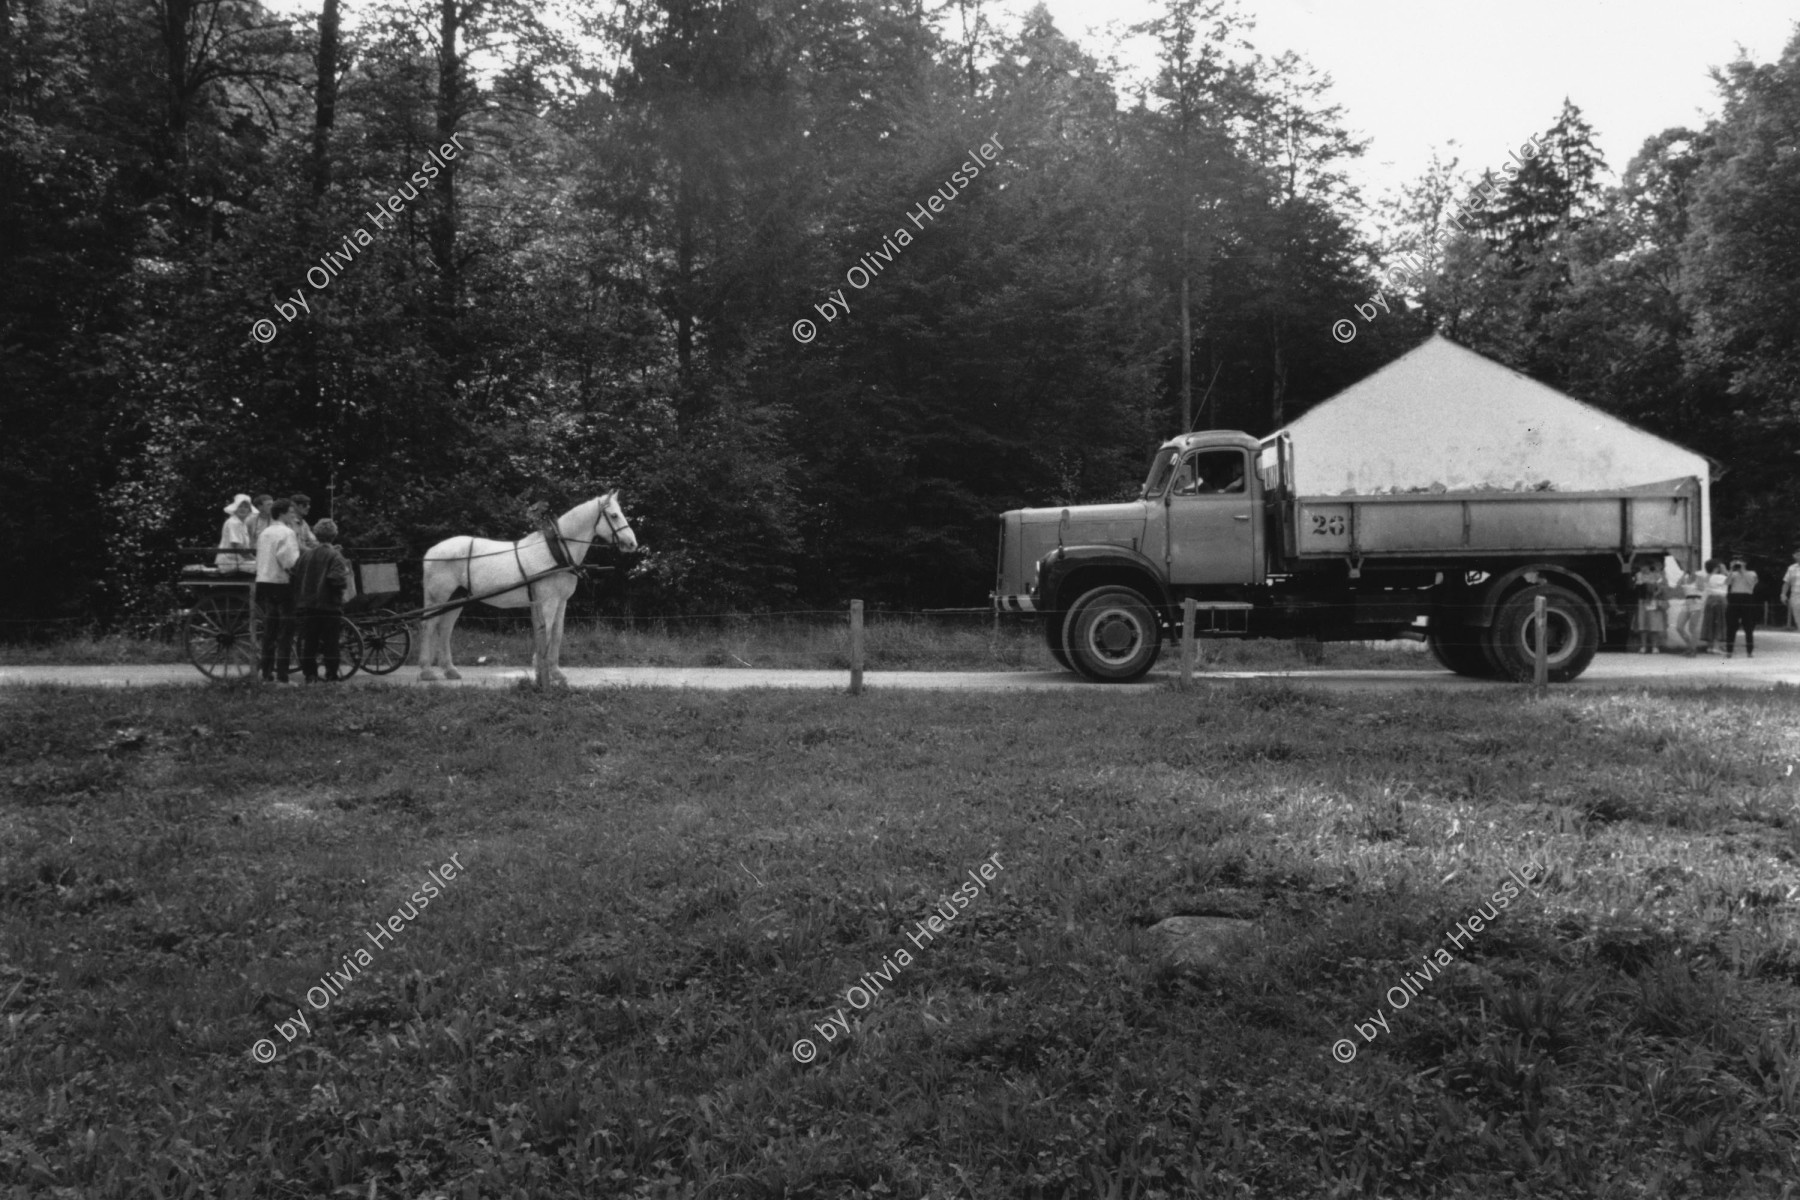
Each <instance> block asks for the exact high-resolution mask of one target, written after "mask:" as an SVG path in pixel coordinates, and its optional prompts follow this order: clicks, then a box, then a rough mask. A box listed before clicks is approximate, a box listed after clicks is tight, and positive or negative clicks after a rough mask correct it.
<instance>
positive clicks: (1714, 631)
mask: <svg viewBox="0 0 1800 1200" xmlns="http://www.w3.org/2000/svg"><path fill="white" fill-rule="evenodd" d="M1757 582H1758V580H1757V574H1756V572H1755V571H1753V570H1751V568H1750V565H1749V564H1748V563H1747V562H1745V561H1744V560H1743V559H1742V558H1732V559H1730V560H1729V562H1727V561H1725V560H1722V559H1709V560H1707V562H1706V565H1705V567H1704V568H1703V569H1702V570H1700V571H1684V572H1682V574H1681V578H1680V579H1679V580H1677V581H1676V582H1675V583H1674V584H1670V583H1669V582H1668V579H1667V576H1665V575H1664V574H1663V568H1662V564H1661V563H1646V564H1645V565H1643V566H1642V567H1639V568H1638V572H1637V577H1636V583H1637V614H1636V616H1635V617H1634V618H1633V619H1632V622H1631V631H1632V633H1633V634H1634V635H1635V636H1636V640H1637V648H1638V653H1640V654H1661V653H1662V649H1663V647H1662V643H1663V639H1664V637H1665V636H1666V635H1667V634H1669V633H1671V632H1672V633H1674V634H1676V635H1677V636H1678V637H1680V638H1681V640H1682V642H1683V643H1684V644H1685V646H1686V650H1685V651H1684V653H1686V654H1688V655H1689V656H1692V655H1695V654H1712V653H1714V652H1715V649H1716V647H1717V646H1718V645H1719V643H1720V642H1723V643H1724V644H1725V657H1726V658H1731V657H1734V655H1735V652H1736V650H1737V635H1738V630H1740V629H1741V630H1743V631H1744V657H1745V658H1754V657H1755V656H1756V623H1757V616H1758V608H1757V602H1756V585H1757ZM1675 600H1680V601H1682V604H1681V609H1680V614H1679V616H1678V617H1677V619H1676V621H1675V622H1674V624H1673V625H1671V624H1670V621H1669V616H1668V614H1669V611H1670V608H1671V607H1672V605H1671V601H1675ZM1781 601H1782V603H1783V604H1784V605H1787V606H1789V608H1790V610H1791V612H1792V613H1793V616H1794V619H1795V621H1796V623H1800V550H1796V551H1794V565H1793V566H1791V567H1789V568H1788V572H1787V576H1786V578H1785V579H1783V581H1782V585H1781ZM1696 602H1697V603H1696Z"/></svg>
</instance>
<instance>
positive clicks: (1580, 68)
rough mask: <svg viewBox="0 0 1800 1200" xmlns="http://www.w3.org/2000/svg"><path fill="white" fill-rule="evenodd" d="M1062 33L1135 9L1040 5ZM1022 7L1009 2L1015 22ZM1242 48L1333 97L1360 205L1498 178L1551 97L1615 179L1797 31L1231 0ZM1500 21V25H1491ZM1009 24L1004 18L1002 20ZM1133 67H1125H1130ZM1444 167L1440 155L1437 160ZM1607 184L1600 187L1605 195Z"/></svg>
mask: <svg viewBox="0 0 1800 1200" xmlns="http://www.w3.org/2000/svg"><path fill="white" fill-rule="evenodd" d="M1045 2H1046V4H1047V7H1048V8H1049V9H1050V11H1051V12H1052V13H1053V14H1054V15H1055V17H1056V23H1057V26H1058V27H1059V28H1061V29H1062V31H1063V32H1064V33H1065V34H1068V35H1070V36H1072V37H1074V38H1075V39H1076V40H1077V41H1079V42H1080V43H1081V44H1082V45H1083V46H1084V47H1086V48H1087V49H1088V50H1089V51H1090V52H1094V53H1097V54H1100V55H1101V56H1104V53H1105V44H1104V43H1103V42H1102V41H1101V40H1100V39H1098V38H1090V37H1087V36H1085V33H1086V31H1087V30H1088V29H1090V28H1096V27H1102V26H1104V25H1105V24H1106V23H1107V22H1109V21H1117V22H1119V24H1120V25H1121V27H1122V26H1125V25H1129V24H1131V23H1133V22H1135V21H1140V20H1144V19H1146V18H1147V17H1149V16H1151V15H1152V14H1153V13H1154V12H1155V11H1156V8H1157V6H1156V5H1155V4H1153V3H1150V2H1149V0H1045ZM1030 7H1031V0H1009V2H1008V3H1007V4H1006V11H1009V12H1012V13H1015V14H1018V13H1023V12H1026V11H1028V10H1029V9H1030ZM1240 7H1241V8H1242V10H1243V11H1244V12H1246V13H1248V14H1250V15H1251V16H1253V17H1254V18H1255V19H1256V28H1255V30H1254V31H1253V32H1252V33H1251V35H1250V40H1251V42H1252V43H1253V44H1254V45H1255V46H1256V47H1257V49H1258V50H1260V51H1262V52H1263V53H1264V54H1265V55H1267V56H1269V57H1274V56H1275V55H1277V54H1279V53H1280V52H1282V51H1283V50H1293V51H1295V52H1297V53H1298V54H1300V55H1301V56H1302V57H1304V58H1306V59H1308V60H1309V61H1310V62H1312V64H1313V65H1314V66H1316V67H1318V68H1320V69H1321V70H1322V71H1325V72H1328V73H1329V74H1330V75H1331V77H1332V79H1333V81H1334V82H1335V84H1336V87H1335V88H1334V89H1333V95H1334V96H1335V97H1336V99H1337V101H1338V103H1340V104H1342V105H1343V107H1344V110H1345V119H1346V122H1347V123H1348V125H1349V127H1350V129H1351V130H1352V131H1353V132H1355V133H1357V134H1359V135H1360V136H1363V137H1366V138H1369V139H1371V144H1370V146H1369V148H1368V150H1367V151H1366V152H1365V154H1364V156H1363V158H1362V160H1361V161H1360V162H1359V163H1357V164H1356V165H1354V166H1353V167H1352V169H1351V176H1352V178H1353V179H1354V180H1355V181H1356V182H1357V183H1359V184H1360V185H1361V186H1362V189H1363V198H1364V199H1365V201H1367V202H1368V203H1369V204H1370V205H1371V206H1378V205H1379V204H1380V202H1381V201H1382V200H1383V199H1384V198H1387V197H1388V196H1390V195H1391V194H1392V193H1393V192H1394V190H1396V189H1397V187H1398V186H1399V185H1400V184H1402V183H1407V182H1411V181H1412V180H1415V179H1417V178H1418V177H1419V176H1420V175H1422V174H1423V173H1424V170H1425V167H1426V164H1427V163H1428V162H1429V161H1430V158H1431V151H1432V149H1433V148H1434V147H1437V148H1443V147H1445V146H1446V144H1447V143H1449V142H1451V141H1453V140H1454V141H1455V142H1456V143H1457V146H1456V148H1455V150H1453V151H1451V153H1455V154H1457V155H1458V156H1459V157H1460V158H1461V159H1462V164H1461V167H1462V169H1464V170H1470V171H1471V172H1472V171H1473V170H1479V168H1480V167H1482V166H1491V167H1496V168H1497V167H1498V166H1499V165H1500V164H1501V163H1502V162H1504V161H1505V158H1506V152H1507V149H1508V148H1509V147H1513V146H1517V145H1519V144H1521V143H1523V142H1524V141H1525V139H1526V138H1528V137H1530V136H1531V135H1532V134H1534V133H1538V132H1541V131H1542V130H1543V129H1545V128H1547V127H1548V126H1549V125H1550V123H1551V122H1552V121H1554V120H1555V119H1556V114H1557V112H1558V111H1559V110H1560V109H1561V107H1562V101H1563V97H1565V96H1567V97H1568V98H1569V99H1571V100H1573V101H1574V102H1575V103H1576V104H1577V105H1578V106H1579V107H1580V108H1581V110H1582V112H1583V114H1584V115H1585V116H1586V117H1587V120H1588V123H1589V124H1590V125H1592V126H1593V127H1594V131H1595V135H1596V141H1597V142H1598V145H1599V147H1600V149H1601V151H1602V153H1603V154H1604V155H1605V156H1606V164H1607V166H1608V167H1609V168H1611V170H1612V172H1613V174H1614V177H1616V175H1617V173H1618V172H1620V171H1622V170H1623V169H1624V168H1625V165H1626V164H1627V163H1628V162H1630V160H1631V157H1632V156H1633V155H1634V154H1636V153H1637V150H1638V148H1639V147H1640V146H1641V145H1643V142H1644V139H1645V138H1647V137H1649V136H1650V135H1651V134H1653V133H1657V132H1659V131H1660V130H1663V129H1666V128H1668V127H1670V126H1672V125H1697V124H1699V123H1700V122H1701V120H1702V116H1701V114H1702V113H1706V112H1713V111H1716V109H1717V102H1716V100H1715V96H1716V92H1715V90H1714V88H1713V85H1712V81H1711V79H1710V78H1709V77H1708V71H1709V70H1710V69H1711V68H1712V67H1715V66H1724V65H1725V64H1726V63H1728V62H1730V61H1731V60H1733V59H1734V58H1736V57H1737V53H1738V47H1740V46H1742V47H1743V48H1744V50H1745V51H1747V52H1748V53H1749V55H1750V57H1751V59H1752V60H1754V61H1756V62H1759V63H1766V62H1770V61H1772V60H1773V59H1774V58H1775V57H1776V56H1777V55H1779V54H1780V52H1781V48H1782V46H1783V45H1784V44H1786V42H1787V40H1788V38H1789V37H1790V36H1791V35H1792V33H1793V29H1794V22H1795V20H1796V19H1797V18H1800V4H1796V3H1795V0H1511V3H1509V4H1506V5H1504V6H1497V5H1493V4H1485V3H1484V4H1477V3H1471V2H1470V0H1358V2H1357V3H1350V2H1349V0H1240ZM1502 13H1503V14H1504V16H1502V15H1501V14H1502ZM1015 19H1016V18H1015ZM1137 59H1138V56H1137V55H1132V56H1130V58H1129V61H1137ZM1445 157H1449V154H1446V155H1445ZM1612 181H1613V180H1612V179H1609V180H1608V182H1612Z"/></svg>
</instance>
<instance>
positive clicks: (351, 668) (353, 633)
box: [337, 617, 368, 679]
mask: <svg viewBox="0 0 1800 1200" xmlns="http://www.w3.org/2000/svg"><path fill="white" fill-rule="evenodd" d="M337 639H338V678H339V679H348V678H350V677H351V676H352V675H354V674H356V672H357V671H358V670H359V669H361V667H362V666H363V659H364V658H365V656H366V655H367V654H368V645H367V643H365V642H364V641H363V636H362V633H361V631H360V630H358V629H357V627H356V622H354V621H352V620H351V619H350V618H349V617H339V618H338V623H337Z"/></svg>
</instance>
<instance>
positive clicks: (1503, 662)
mask: <svg viewBox="0 0 1800 1200" xmlns="http://www.w3.org/2000/svg"><path fill="white" fill-rule="evenodd" d="M1534 596H1542V597H1543V598H1544V624H1545V627H1546V630H1547V632H1548V634H1549V641H1548V645H1547V646H1546V647H1545V658H1546V659H1548V662H1549V674H1550V681H1551V682H1552V683H1567V682H1568V681H1569V680H1571V679H1574V678H1575V677H1576V676H1578V675H1580V674H1581V673H1582V672H1583V671H1585V670H1587V669H1588V664H1589V663H1591V662H1593V661H1594V652H1595V651H1596V650H1598V649H1599V648H1600V623H1599V622H1598V621H1597V620H1595V618H1594V613H1593V610H1592V609H1590V608H1589V607H1588V605H1587V603H1586V602H1585V601H1583V600H1582V598H1581V597H1580V596H1577V595H1576V594H1575V593H1574V592H1571V591H1569V590H1568V589H1567V588H1559V587H1541V588H1528V589H1526V590H1525V591H1521V592H1514V593H1513V594H1512V595H1511V596H1509V597H1507V599H1506V600H1505V601H1504V602H1503V603H1502V604H1501V605H1500V611H1498V612H1497V613H1495V614H1494V624H1493V628H1492V629H1490V630H1489V631H1488V637H1489V641H1488V658H1489V661H1491V662H1492V663H1493V664H1494V667H1495V668H1496V669H1497V670H1498V671H1499V673H1500V676H1501V678H1503V679H1517V680H1522V681H1525V680H1530V679H1531V677H1532V672H1533V664H1534V662H1535V658H1536V647H1537V620H1536V618H1535V617H1534V615H1533V605H1532V598H1533V597H1534Z"/></svg>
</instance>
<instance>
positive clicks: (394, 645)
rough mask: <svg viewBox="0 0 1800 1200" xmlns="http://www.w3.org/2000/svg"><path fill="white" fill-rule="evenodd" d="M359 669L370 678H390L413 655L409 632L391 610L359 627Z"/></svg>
mask: <svg viewBox="0 0 1800 1200" xmlns="http://www.w3.org/2000/svg"><path fill="white" fill-rule="evenodd" d="M362 640H363V657H362V669H363V670H365V671H367V672H368V673H369V674H371V675H392V674H393V673H394V672H395V671H398V670H399V669H400V668H401V667H402V666H404V665H405V664H406V656H407V655H409V654H411V653H412V629H411V627H409V626H408V625H407V623H406V621H405V620H404V619H403V618H402V617H401V616H400V614H399V613H397V612H395V611H394V610H393V609H391V608H383V609H380V610H378V611H376V612H375V613H373V614H371V615H370V617H369V619H368V621H367V622H366V623H365V624H364V625H363V627H362Z"/></svg>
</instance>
